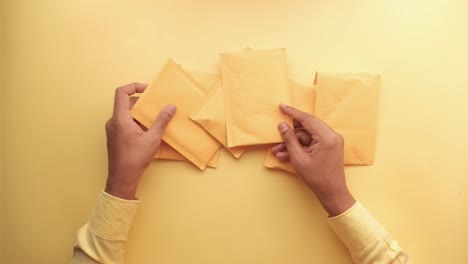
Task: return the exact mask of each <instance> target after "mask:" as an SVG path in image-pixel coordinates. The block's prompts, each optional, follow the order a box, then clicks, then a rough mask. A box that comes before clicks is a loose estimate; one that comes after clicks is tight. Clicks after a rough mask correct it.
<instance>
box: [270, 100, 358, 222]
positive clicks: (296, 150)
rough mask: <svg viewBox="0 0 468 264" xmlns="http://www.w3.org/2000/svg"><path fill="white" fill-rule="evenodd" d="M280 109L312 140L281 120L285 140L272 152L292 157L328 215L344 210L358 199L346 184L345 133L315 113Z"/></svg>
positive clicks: (294, 164)
mask: <svg viewBox="0 0 468 264" xmlns="http://www.w3.org/2000/svg"><path fill="white" fill-rule="evenodd" d="M280 109H281V111H282V112H283V113H284V114H286V115H288V116H291V117H292V118H293V119H294V122H295V124H297V127H298V128H300V129H301V133H306V134H307V135H308V136H310V138H311V140H310V139H309V140H307V138H306V137H304V135H300V134H297V135H296V133H295V131H294V129H293V128H291V127H290V126H289V125H288V124H286V123H280V124H279V125H278V130H279V132H280V133H281V137H282V138H283V140H284V143H280V144H278V145H276V146H274V147H273V148H272V152H273V154H274V155H275V156H276V157H277V158H278V159H280V160H281V161H284V162H285V161H288V160H290V161H291V164H292V166H293V167H294V169H295V170H296V172H297V174H298V175H299V177H300V178H301V179H302V180H303V181H304V183H305V184H306V185H307V186H308V187H309V188H310V189H311V190H312V192H314V194H315V195H316V196H317V198H318V200H319V201H320V203H321V204H322V207H323V208H324V209H325V210H326V211H327V212H328V214H329V216H336V215H339V214H341V213H343V212H344V211H346V210H347V209H349V208H350V207H351V206H352V205H353V204H354V203H355V202H356V200H355V199H354V198H353V196H352V195H351V193H350V192H349V190H348V187H347V186H346V179H345V173H344V163H343V149H344V140H343V137H342V136H341V135H340V134H338V133H337V132H335V131H334V130H333V129H331V128H330V127H328V126H327V125H326V124H325V123H324V122H323V121H322V120H320V119H318V118H317V117H315V116H313V115H310V114H307V113H304V112H302V111H300V110H298V109H296V108H294V107H291V106H286V105H283V104H281V105H280ZM295 126H296V125H295ZM298 137H299V139H298ZM304 142H306V143H304Z"/></svg>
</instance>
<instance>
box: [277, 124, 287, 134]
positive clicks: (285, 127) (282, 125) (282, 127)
mask: <svg viewBox="0 0 468 264" xmlns="http://www.w3.org/2000/svg"><path fill="white" fill-rule="evenodd" d="M278 130H279V132H280V133H281V134H283V133H284V132H286V131H288V125H286V123H280V124H279V125H278Z"/></svg>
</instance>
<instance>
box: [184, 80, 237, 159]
mask: <svg viewBox="0 0 468 264" xmlns="http://www.w3.org/2000/svg"><path fill="white" fill-rule="evenodd" d="M190 119H192V120H193V121H194V122H196V123H197V124H199V125H200V126H201V127H203V128H204V129H205V130H206V131H207V132H208V133H210V134H211V136H213V137H214V138H216V139H217V140H218V141H219V142H220V143H221V144H222V145H223V146H224V147H225V148H226V149H227V150H228V151H229V152H230V153H231V154H232V155H233V156H234V157H236V158H239V157H240V156H241V155H242V154H243V153H244V152H245V150H246V147H233V148H228V146H227V134H226V115H225V113H224V95H223V89H222V87H221V83H219V85H218V86H217V87H215V88H213V90H212V91H211V93H210V95H208V96H207V98H206V100H205V102H204V103H203V104H202V105H201V107H200V108H199V109H198V110H197V111H195V112H193V113H192V114H191V115H190Z"/></svg>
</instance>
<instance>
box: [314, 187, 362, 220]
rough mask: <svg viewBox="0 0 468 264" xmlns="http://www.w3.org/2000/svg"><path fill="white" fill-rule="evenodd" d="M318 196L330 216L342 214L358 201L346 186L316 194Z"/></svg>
mask: <svg viewBox="0 0 468 264" xmlns="http://www.w3.org/2000/svg"><path fill="white" fill-rule="evenodd" d="M316 196H317V198H318V200H319V201H320V204H321V205H322V207H323V209H325V211H327V213H328V216H329V217H333V216H337V215H340V214H342V213H343V212H345V211H346V210H348V209H349V208H351V207H352V206H353V205H354V204H355V203H356V200H355V199H354V197H353V195H352V194H351V192H350V191H349V190H348V188H347V187H346V186H345V187H343V188H339V189H338V190H336V191H333V192H326V193H323V194H316Z"/></svg>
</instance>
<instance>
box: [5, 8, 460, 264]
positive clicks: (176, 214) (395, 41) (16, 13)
mask: <svg viewBox="0 0 468 264" xmlns="http://www.w3.org/2000/svg"><path fill="white" fill-rule="evenodd" d="M353 2H354V1H344V0H340V1H338V0H332V1H306V0H303V1H294V0H289V1H285V0H284V1H256V0H250V1H244V0H242V1H214V0H213V1H208V0H200V1H189V0H185V1H182V0H173V1H156V0H153V1H149V0H148V1H115V0H114V1H111V0H103V1H96V0H81V1H64V0H30V1H26V0H9V1H8V0H6V1H2V2H1V4H2V6H1V12H2V13H1V19H2V21H1V27H2V28H1V29H2V31H1V32H2V39H1V41H0V43H1V46H0V48H1V56H2V60H1V62H2V81H1V94H0V99H1V114H2V129H1V130H0V131H1V135H0V136H1V143H2V154H1V155H2V156H1V157H0V160H1V181H2V182H1V188H2V189H1V195H2V197H1V203H0V204H1V208H0V209H1V211H0V212H1V215H0V219H1V223H0V224H1V227H2V240H1V247H0V248H1V250H2V251H1V254H2V255H1V257H2V260H1V261H0V262H1V263H66V262H68V260H69V259H70V257H71V252H72V246H73V242H74V239H75V232H76V230H77V229H78V228H79V227H80V226H81V225H82V224H84V223H85V222H86V219H87V217H88V215H89V214H90V212H91V210H92V208H93V206H94V202H95V199H96V196H97V195H98V192H99V190H100V189H101V188H103V186H104V182H105V179H106V144H105V135H104V122H105V121H106V119H107V118H108V117H109V116H110V114H111V110H112V103H113V92H114V88H115V87H117V86H119V85H122V84H126V83H129V82H132V81H150V80H151V79H152V78H153V76H154V74H155V73H156V72H157V71H158V69H159V68H160V67H161V66H162V64H163V63H164V61H165V60H166V58H167V57H169V56H170V57H172V58H173V59H175V61H177V62H178V63H181V64H183V65H184V66H185V67H187V68H192V69H197V70H204V71H214V70H215V69H216V66H217V64H218V63H219V57H218V54H219V53H220V52H230V51H240V50H242V49H243V48H245V47H246V46H250V47H252V48H259V49H261V48H276V47H285V48H287V51H288V60H289V62H288V65H289V69H290V75H291V77H292V78H294V79H295V80H297V81H300V82H303V83H309V84H311V83H312V81H313V77H314V71H315V70H321V71H351V72H361V71H364V72H374V73H380V74H381V75H382V87H381V95H380V107H379V122H378V139H377V153H376V162H375V165H374V166H370V167H354V168H347V175H348V182H349V187H350V189H351V190H352V192H353V193H354V194H355V196H356V197H357V198H358V199H359V200H360V201H362V202H363V203H364V204H365V205H366V206H367V208H368V209H370V211H371V212H372V213H373V214H374V215H375V216H376V217H377V218H378V219H379V220H380V222H381V223H382V224H383V225H384V226H385V227H386V228H387V229H388V230H389V231H390V232H391V233H392V234H393V235H394V236H395V237H396V238H398V241H399V242H400V244H401V246H402V247H403V248H405V249H406V250H407V251H408V252H409V253H410V255H411V256H412V257H413V259H414V260H415V262H417V263H467V261H468V251H467V249H466V247H467V245H468V224H467V223H466V220H467V219H468V205H467V198H468V197H467V188H468V155H467V149H468V139H467V136H468V106H467V99H468V79H467V78H468V27H467V25H468V17H467V16H466V10H468V2H467V1H463V0H461V1H446V0H438V1H436V0H434V1H422V0H417V1H406V0H396V1H386V0H380V1H373V0H365V1H356V2H354V3H353ZM263 158H264V150H263V149H260V148H257V149H255V150H250V151H248V152H247V153H246V154H245V156H243V157H242V158H241V159H240V160H234V159H233V158H231V156H230V155H229V154H227V153H226V152H225V151H224V152H223V153H222V157H221V160H220V165H219V168H218V169H207V170H206V171H205V172H200V171H199V170H198V169H197V168H195V167H194V166H192V165H189V164H186V163H181V162H158V163H153V164H152V165H151V167H150V169H149V170H148V171H147V173H146V175H145V177H144V179H143V181H142V183H141V188H140V191H139V197H140V198H141V199H142V200H143V203H142V206H141V208H140V211H139V213H138V215H137V217H136V220H135V222H134V226H133V228H132V231H131V234H130V237H129V244H128V254H127V260H128V262H129V263H350V259H349V257H348V254H347V252H346V249H345V248H344V247H343V246H342V245H341V243H340V242H339V241H338V239H337V238H336V236H335V235H334V234H333V232H332V231H331V230H330V229H329V228H328V226H327V224H326V221H325V213H324V212H323V211H322V209H320V207H319V205H318V203H317V201H316V200H315V198H314V196H313V195H312V194H311V193H310V192H309V191H307V189H306V188H305V187H304V186H303V185H302V184H301V183H299V182H298V181H297V180H296V179H295V178H294V177H292V176H290V175H288V174H286V173H282V172H276V171H270V170H267V169H264V168H263V166H262V163H263Z"/></svg>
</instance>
